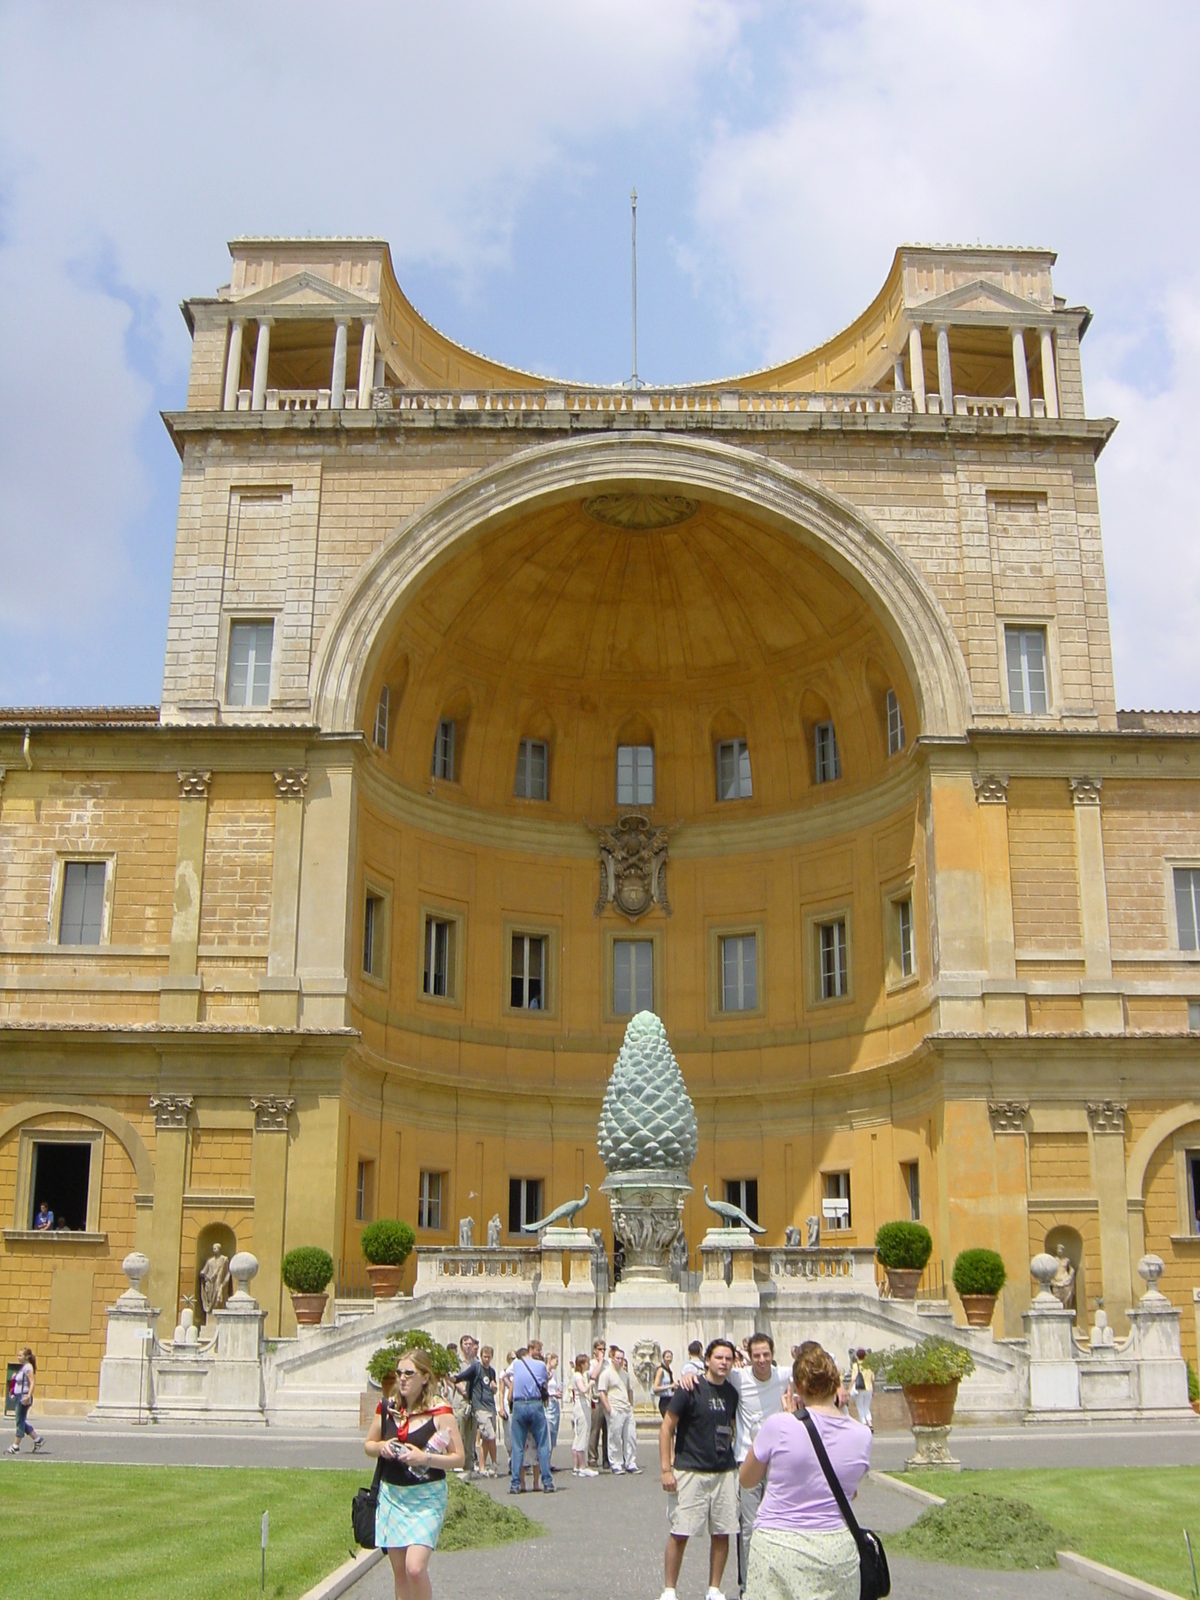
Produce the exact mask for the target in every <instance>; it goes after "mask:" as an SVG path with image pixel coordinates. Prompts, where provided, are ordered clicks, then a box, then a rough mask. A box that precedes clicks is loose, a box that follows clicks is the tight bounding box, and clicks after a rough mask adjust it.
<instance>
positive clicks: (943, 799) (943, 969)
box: [928, 772, 987, 1033]
mask: <svg viewBox="0 0 1200 1600" xmlns="http://www.w3.org/2000/svg"><path fill="white" fill-rule="evenodd" d="M929 805H930V817H931V821H932V828H931V830H930V833H929V844H928V848H929V850H930V852H931V854H930V861H929V885H930V896H929V899H930V914H931V918H932V919H934V926H935V929H936V940H935V945H934V949H935V961H936V966H937V978H938V985H939V990H940V993H939V1013H940V1026H941V1027H942V1028H943V1029H949V1030H954V1031H967V1032H972V1033H973V1032H977V1031H978V1030H979V1029H980V1028H981V1027H982V1025H983V1005H982V1000H981V997H980V996H981V983H982V980H983V976H984V973H985V972H986V970H987V936H986V926H985V915H984V879H983V859H982V855H981V850H980V831H979V821H978V816H977V812H978V807H977V806H976V803H975V793H974V788H973V784H972V780H971V777H970V774H968V773H965V772H963V773H937V772H935V773H933V774H931V776H930V782H929ZM964 979H965V980H966V983H965V984H964V983H963V982H962V980H964Z"/></svg>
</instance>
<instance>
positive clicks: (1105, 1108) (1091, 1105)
mask: <svg viewBox="0 0 1200 1600" xmlns="http://www.w3.org/2000/svg"><path fill="white" fill-rule="evenodd" d="M1128 1109H1129V1107H1128V1106H1127V1104H1126V1103H1125V1101H1123V1100H1089V1101H1088V1103H1087V1117H1088V1124H1089V1126H1090V1127H1091V1130H1092V1132H1093V1133H1121V1134H1123V1133H1124V1132H1125V1113H1126V1111H1127V1110H1128Z"/></svg>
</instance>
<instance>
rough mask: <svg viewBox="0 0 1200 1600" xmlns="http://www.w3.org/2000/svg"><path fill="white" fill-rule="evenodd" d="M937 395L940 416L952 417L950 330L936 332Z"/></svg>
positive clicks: (952, 388)
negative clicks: (940, 410) (940, 406)
mask: <svg viewBox="0 0 1200 1600" xmlns="http://www.w3.org/2000/svg"><path fill="white" fill-rule="evenodd" d="M937 358H938V393H939V394H940V395H941V397H942V415H943V416H944V417H952V416H953V415H954V380H953V377H952V374H951V371H950V330H949V328H939V329H938V330H937Z"/></svg>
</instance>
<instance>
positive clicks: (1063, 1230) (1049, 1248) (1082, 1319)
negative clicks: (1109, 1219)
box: [1042, 1223, 1088, 1328]
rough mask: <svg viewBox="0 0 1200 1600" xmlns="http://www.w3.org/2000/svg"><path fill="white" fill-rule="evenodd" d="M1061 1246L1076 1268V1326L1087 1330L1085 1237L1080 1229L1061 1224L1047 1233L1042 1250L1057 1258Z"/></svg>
mask: <svg viewBox="0 0 1200 1600" xmlns="http://www.w3.org/2000/svg"><path fill="white" fill-rule="evenodd" d="M1060 1244H1061V1245H1062V1246H1063V1248H1064V1249H1065V1250H1066V1253H1067V1260H1068V1261H1069V1262H1070V1263H1071V1265H1072V1266H1073V1267H1074V1268H1075V1325H1076V1327H1079V1328H1086V1327H1087V1325H1088V1321H1087V1305H1088V1301H1087V1268H1086V1265H1085V1263H1084V1251H1083V1235H1082V1234H1081V1233H1080V1231H1079V1229H1078V1228H1072V1227H1070V1226H1069V1225H1068V1224H1066V1223H1060V1224H1059V1225H1058V1226H1057V1227H1055V1228H1051V1229H1050V1231H1049V1233H1047V1235H1046V1242H1045V1244H1044V1245H1043V1246H1042V1249H1043V1250H1044V1251H1045V1252H1046V1254H1047V1255H1048V1256H1056V1255H1057V1254H1058V1247H1059V1245H1060Z"/></svg>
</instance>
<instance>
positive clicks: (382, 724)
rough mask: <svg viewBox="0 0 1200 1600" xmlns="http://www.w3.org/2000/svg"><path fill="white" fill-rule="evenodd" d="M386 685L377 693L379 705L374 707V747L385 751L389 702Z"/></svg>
mask: <svg viewBox="0 0 1200 1600" xmlns="http://www.w3.org/2000/svg"><path fill="white" fill-rule="evenodd" d="M390 698H391V697H390V696H389V694H388V689H387V684H386V683H385V684H384V686H383V688H382V689H380V691H379V704H378V705H377V706H376V707H375V745H376V748H377V749H380V750H386V749H387V741H388V704H389V700H390Z"/></svg>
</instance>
